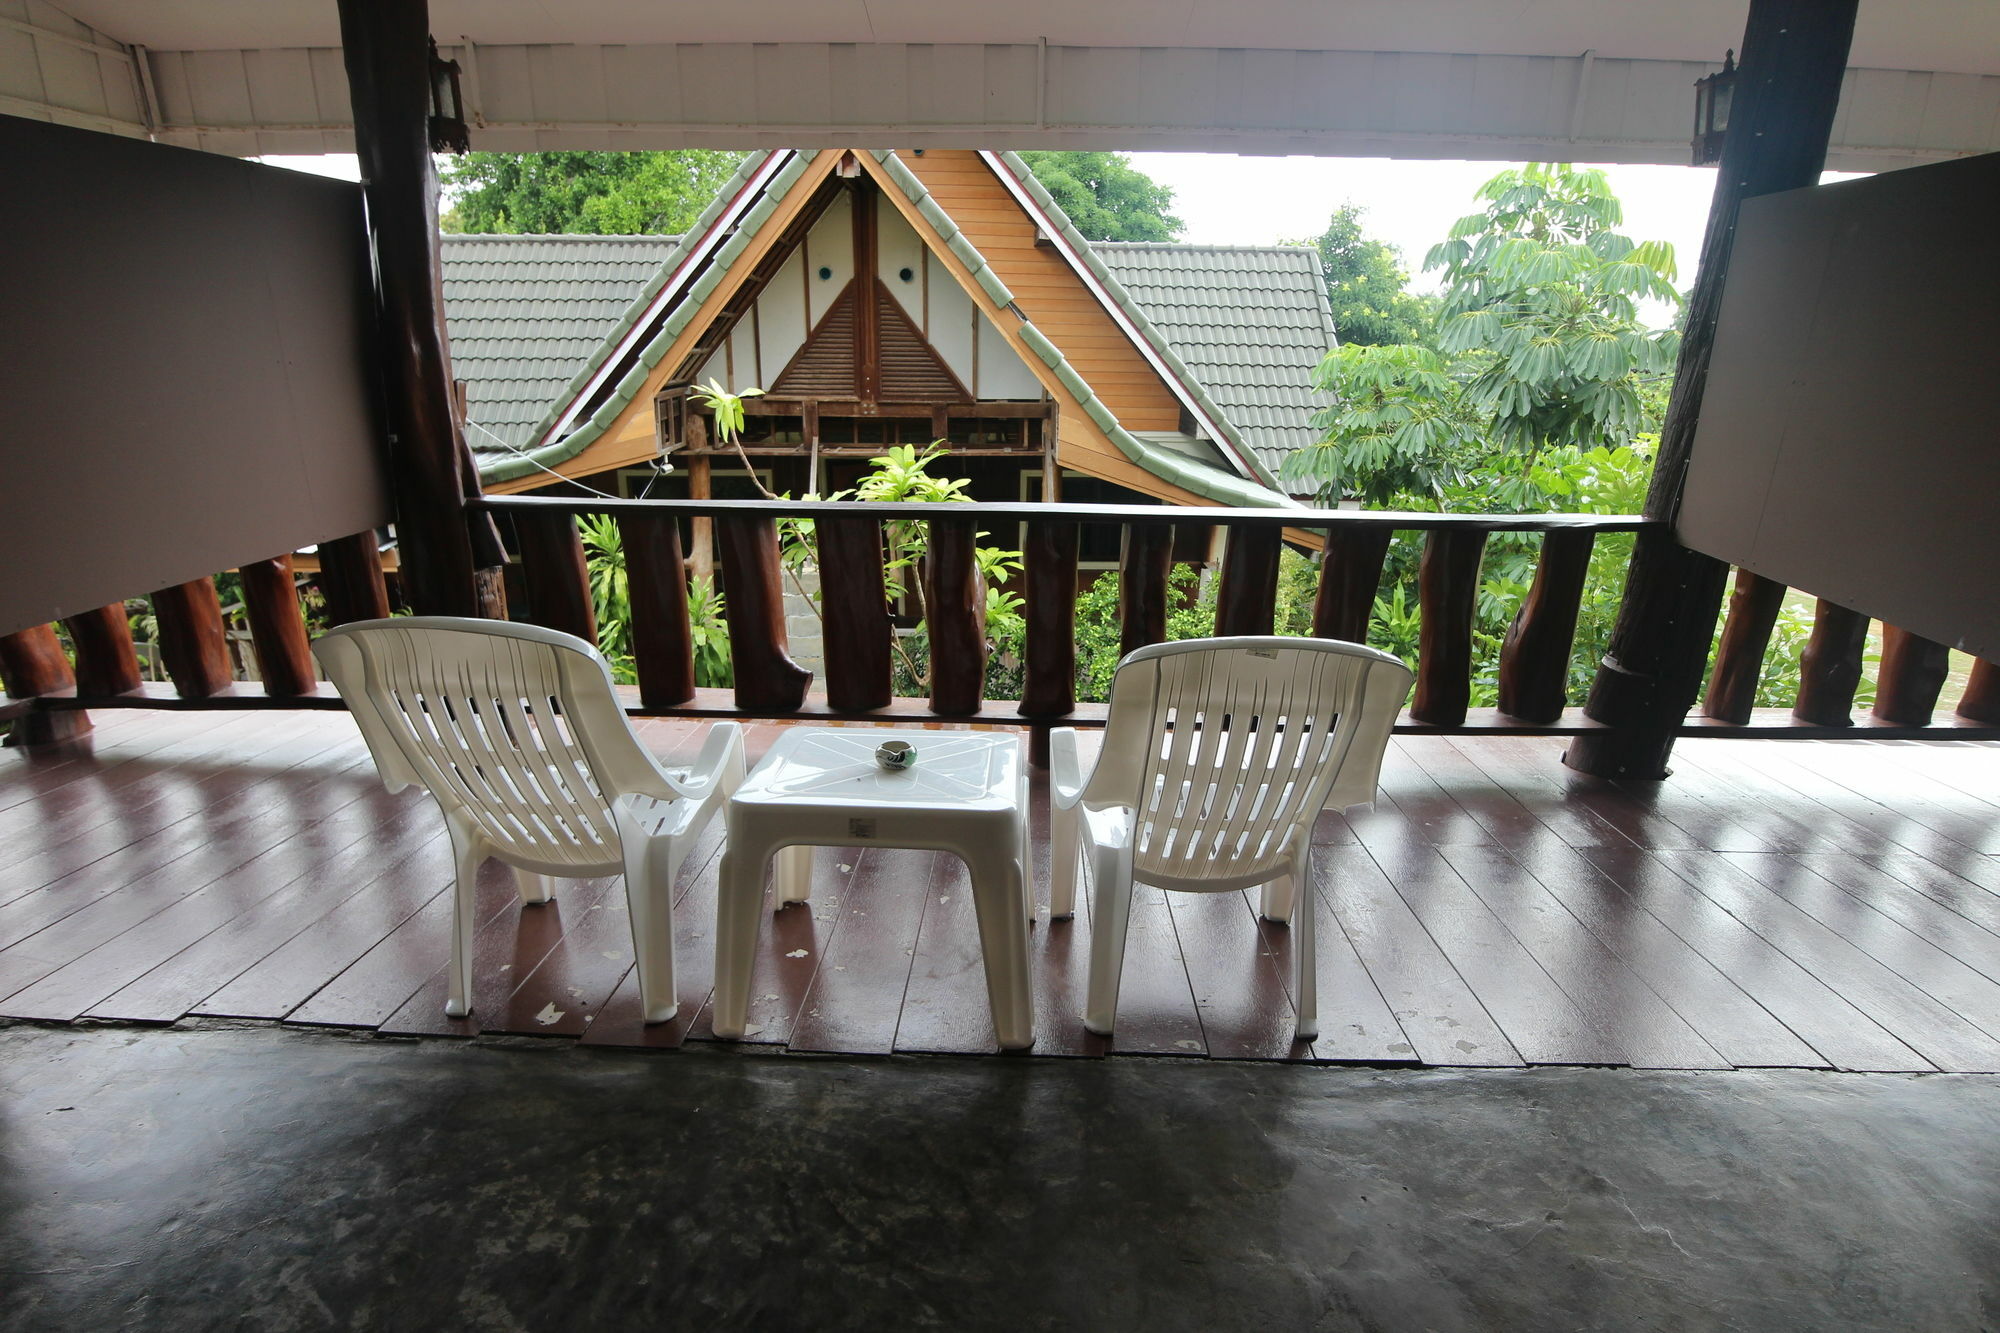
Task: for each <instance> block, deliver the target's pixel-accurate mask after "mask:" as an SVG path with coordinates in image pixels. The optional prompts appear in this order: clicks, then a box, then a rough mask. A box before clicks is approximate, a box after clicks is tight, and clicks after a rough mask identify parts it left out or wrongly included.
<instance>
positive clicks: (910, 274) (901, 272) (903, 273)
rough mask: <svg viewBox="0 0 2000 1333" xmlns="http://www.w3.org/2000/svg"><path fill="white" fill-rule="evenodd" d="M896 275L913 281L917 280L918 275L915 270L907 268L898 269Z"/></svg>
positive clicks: (904, 279) (907, 280)
mask: <svg viewBox="0 0 2000 1333" xmlns="http://www.w3.org/2000/svg"><path fill="white" fill-rule="evenodd" d="M896 276H897V277H899V278H901V279H902V280H903V281H904V282H913V281H915V280H916V276H917V275H916V272H915V270H913V269H907V268H906V269H898V270H897V272H896Z"/></svg>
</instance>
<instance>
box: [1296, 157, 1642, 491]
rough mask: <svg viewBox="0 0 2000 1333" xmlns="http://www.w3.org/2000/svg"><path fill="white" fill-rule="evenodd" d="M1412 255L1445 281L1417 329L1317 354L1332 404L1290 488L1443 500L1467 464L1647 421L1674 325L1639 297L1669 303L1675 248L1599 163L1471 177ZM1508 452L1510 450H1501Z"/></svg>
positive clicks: (1626, 436) (1637, 429) (1526, 455)
mask: <svg viewBox="0 0 2000 1333" xmlns="http://www.w3.org/2000/svg"><path fill="white" fill-rule="evenodd" d="M1478 197H1479V198H1480V199H1481V200H1483V201H1484V202H1485V207H1484V208H1483V209H1482V210H1481V211H1480V212H1477V213H1473V214H1469V215H1468V216H1466V217H1463V218H1460V219H1459V220H1458V222H1457V223H1455V224H1454V225H1453V226H1452V229H1451V233H1450V235H1449V236H1448V237H1447V238H1446V239H1445V240H1444V241H1443V242H1442V243H1440V244H1439V245H1437V246H1435V247H1433V248H1432V250H1431V252H1430V254H1429V255H1428V256H1427V257H1426V258H1425V261H1424V267H1425V270H1426V271H1431V270H1437V271H1440V272H1441V273H1442V276H1443V278H1444V282H1445V291H1444V295H1443V297H1442V298H1441V300H1440V301H1439V303H1438V307H1437V312H1436V318H1435V321H1434V322H1433V324H1432V327H1431V329H1430V331H1429V336H1428V337H1427V338H1424V339H1421V340H1419V341H1417V342H1412V343H1405V344H1399V345H1387V346H1379V347H1354V346H1348V347H1342V348H1339V349H1337V350H1336V351H1334V352H1331V353H1329V354H1328V357H1327V359H1326V361H1325V362H1323V363H1322V364H1321V366H1320V370H1319V383H1320V385H1321V387H1322V388H1325V389H1327V390H1329V391H1331V392H1332V393H1333V394H1334V395H1335V397H1336V399H1337V401H1336V404H1335V405H1334V406H1333V407H1332V408H1329V409H1328V410H1326V411H1325V412H1323V413H1321V414H1320V416H1319V418H1317V423H1316V424H1318V425H1320V426H1321V427H1323V428H1325V430H1326V431H1327V435H1326V438H1325V439H1324V440H1323V441H1321V442H1320V443H1319V444H1318V445H1315V446H1313V447H1311V448H1308V449H1303V450H1299V451H1298V452H1296V453H1294V454H1293V455H1292V456H1291V457H1289V458H1287V459H1286V460H1285V465H1284V468H1283V471H1282V473H1281V476H1282V477H1283V479H1284V482H1285V484H1286V487H1287V489H1289V490H1292V491H1293V492H1295V493H1310V494H1313V495H1315V496H1317V497H1319V498H1320V499H1321V500H1323V501H1333V500H1337V499H1340V498H1342V497H1343V496H1348V495H1354V496H1360V497H1362V498H1363V499H1365V500H1368V501H1371V502H1376V503H1380V502H1383V501H1386V500H1387V499H1388V498H1389V497H1390V496H1393V495H1396V494H1399V493H1405V492H1411V491H1418V492H1425V493H1427V494H1428V495H1429V496H1431V497H1432V498H1434V499H1439V500H1441V499H1443V498H1444V497H1445V496H1446V494H1447V493H1448V492H1450V491H1451V489H1452V488H1453V487H1455V486H1457V485H1459V484H1460V483H1461V482H1463V481H1464V480H1465V479H1466V478H1468V477H1471V476H1474V475H1479V474H1491V473H1495V472H1498V471H1501V470H1503V469H1513V470H1517V471H1523V472H1524V471H1525V469H1524V468H1523V462H1524V461H1525V464H1526V466H1529V467H1531V466H1532V465H1533V461H1534V459H1535V456H1536V455H1537V454H1538V453H1539V452H1540V451H1541V450H1544V449H1549V448H1564V447H1573V448H1576V449H1582V450H1588V449H1593V448H1598V447H1603V448H1613V449H1615V448H1618V447H1621V446H1625V445H1629V444H1630V443H1631V442H1632V441H1633V440H1634V439H1635V438H1636V437H1637V436H1638V435H1640V434H1641V433H1643V432H1645V431H1647V430H1649V429H1653V430H1657V424H1658V420H1659V416H1658V414H1659V411H1660V409H1661V407H1662V406H1663V404H1664V395H1663V394H1661V393H1660V392H1658V386H1660V385H1662V384H1663V383H1664V381H1665V377H1666V376H1667V375H1668V374H1669V373H1670V372H1671V371H1672V368H1673V364H1674V357H1675V355H1676V353H1677V352H1678V350H1679V335H1678V334H1677V333H1675V332H1674V331H1673V330H1671V329H1665V330H1655V329H1649V328H1647V327H1646V326H1645V325H1644V324H1642V323H1641V322H1640V319H1639V302H1640V301H1642V300H1659V301H1665V302H1668V303H1670V304H1674V305H1678V304H1679V303H1680V296H1679V293H1678V292H1677V291H1676V290H1675V288H1674V285H1673V279H1674V257H1673V248H1672V247H1671V246H1669V245H1666V244H1664V243H1662V242H1657V241H1649V242H1645V243H1643V244H1635V243H1634V242H1633V241H1631V240H1630V239H1629V238H1627V237H1625V236H1623V235H1621V234H1619V233H1618V232H1616V231H1614V230H1612V228H1614V227H1616V226H1617V225H1618V224H1619V222H1620V219H1621V216H1622V214H1621V210H1620V208H1619V204H1618V200H1617V198H1616V196H1614V195H1613V194H1612V193H1611V189H1610V186H1609V184H1608V183H1607V182H1606V181H1605V179H1604V174H1603V173H1602V172H1599V171H1591V170H1578V169H1577V168H1574V167H1570V166H1566V165H1546V164H1541V163H1533V164H1530V165H1528V166H1527V167H1525V168H1522V169H1521V170H1518V171H1505V172H1502V173H1500V174H1499V175H1497V176H1495V177H1494V178H1493V179H1492V180H1490V181H1488V182H1487V183H1486V184H1485V185H1484V186H1482V187H1481V188H1480V191H1479V195H1478ZM1510 456H1511V459H1512V461H1511V462H1510Z"/></svg>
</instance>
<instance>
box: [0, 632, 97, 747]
mask: <svg viewBox="0 0 2000 1333" xmlns="http://www.w3.org/2000/svg"><path fill="white" fill-rule="evenodd" d="M0 684H4V685H5V686H6V689H7V696H8V697H9V698H12V699H33V698H36V697H37V696H39V695H44V694H54V693H56V692H57V691H58V690H67V689H69V688H70V687H71V686H72V685H74V684H76V677H75V675H74V674H73V673H72V672H71V671H70V666H69V658H68V657H66V656H65V655H64V654H63V649H62V640H61V639H59V638H57V637H56V630H55V626H53V625H36V626H33V627H32V628H29V629H24V630H17V631H16V632H14V633H12V634H6V635H0ZM89 730H90V714H88V713H86V712H84V711H83V710H82V709H76V708H65V709H58V710H46V709H38V710H36V711H34V712H31V713H26V714H23V715H22V716H20V717H17V718H15V719H14V729H13V731H12V732H10V733H9V734H8V736H7V744H9V745H48V744H51V743H53V742H55V741H66V740H69V739H71V738H72V737H75V736H81V735H83V734H84V733H85V732H87V731H89Z"/></svg>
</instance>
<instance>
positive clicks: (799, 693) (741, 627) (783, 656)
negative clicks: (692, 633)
mask: <svg viewBox="0 0 2000 1333" xmlns="http://www.w3.org/2000/svg"><path fill="white" fill-rule="evenodd" d="M715 546H716V552H717V554H718V555H720V556H721V557H722V599H723V600H722V607H723V615H724V617H725V618H726V619H727V620H728V622H729V662H730V667H731V669H732V671H733V672H734V674H735V677H736V706H737V707H738V708H741V709H743V710H744V711H745V712H748V713H762V714H765V715H767V716H771V717H782V716H783V715H785V714H786V713H790V712H794V711H796V710H797V708H798V706H799V705H800V704H802V703H804V702H805V701H806V690H807V689H808V688H809V687H810V686H811V685H812V672H810V671H808V670H806V669H805V668H804V667H802V666H800V665H799V664H798V663H797V662H794V661H793V660H792V658H791V654H790V653H789V652H788V651H787V649H788V648H789V647H790V639H789V636H787V634H786V633H785V593H784V588H783V585H782V582H781V580H782V578H783V572H782V570H781V569H780V568H779V563H778V526H777V524H776V523H774V522H773V521H772V520H770V519H768V518H737V517H734V516H731V517H729V518H718V519H716V520H715Z"/></svg>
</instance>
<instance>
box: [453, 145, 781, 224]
mask: <svg viewBox="0 0 2000 1333" xmlns="http://www.w3.org/2000/svg"><path fill="white" fill-rule="evenodd" d="M742 160H743V155H742V154H741V153H728V152H718V151H714V150H711V149H705V148H686V149H679V150H676V151H673V152H661V153H467V154H466V155H465V156H463V157H461V158H459V159H457V160H456V161H454V162H451V163H449V164H448V165H446V166H445V168H444V170H443V172H442V173H441V175H440V179H441V180H442V181H443V183H444V186H445V188H446V190H447V191H449V192H451V194H452V195H453V196H454V198H453V200H452V207H451V209H450V211H449V212H447V213H446V214H445V215H444V218H443V219H442V224H443V227H444V229H445V230H446V231H455V232H527V233H533V234H537V235H547V234H551V233H571V234H585V235H600V236H640V235H656V236H657V235H668V234H671V233H675V232H681V231H685V230H687V228H688V227H689V226H690V225H691V224H692V223H693V222H694V220H695V219H696V218H697V217H699V216H700V215H701V210H702V209H704V208H706V207H708V204H709V201H710V200H712V199H714V198H715V196H716V193H717V191H719V190H720V189H721V188H722V186H723V185H724V183H726V182H727V181H728V180H729V177H730V175H731V173H733V172H734V171H735V170H736V167H737V164H738V163H740V162H741V161H742Z"/></svg>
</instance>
